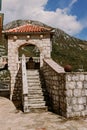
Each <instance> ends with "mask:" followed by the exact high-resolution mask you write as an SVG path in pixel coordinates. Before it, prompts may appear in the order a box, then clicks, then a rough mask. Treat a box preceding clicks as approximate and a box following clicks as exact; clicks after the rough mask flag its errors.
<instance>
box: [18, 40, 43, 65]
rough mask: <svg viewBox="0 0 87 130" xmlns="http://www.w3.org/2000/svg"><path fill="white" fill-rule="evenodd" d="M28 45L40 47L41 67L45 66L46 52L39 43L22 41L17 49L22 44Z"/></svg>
mask: <svg viewBox="0 0 87 130" xmlns="http://www.w3.org/2000/svg"><path fill="white" fill-rule="evenodd" d="M26 45H34V46H36V47H37V48H38V50H39V51H40V67H42V66H43V58H44V54H43V48H42V47H41V46H40V45H38V43H36V42H25V43H20V44H19V46H18V47H17V50H18V49H19V48H20V47H22V46H26Z"/></svg>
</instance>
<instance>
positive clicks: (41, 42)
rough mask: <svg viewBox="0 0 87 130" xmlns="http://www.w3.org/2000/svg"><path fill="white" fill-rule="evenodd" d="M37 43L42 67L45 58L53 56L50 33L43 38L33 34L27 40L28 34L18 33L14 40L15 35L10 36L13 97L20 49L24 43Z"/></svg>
mask: <svg viewBox="0 0 87 130" xmlns="http://www.w3.org/2000/svg"><path fill="white" fill-rule="evenodd" d="M29 44H32V45H35V46H37V48H38V49H39V51H40V67H42V66H43V59H44V58H50V56H51V41H50V34H44V37H43V38H40V34H39V35H38V34H37V35H34V34H33V35H32V36H31V37H30V39H28V40H27V35H22V36H21V35H18V36H16V39H15V40H14V35H9V36H8V68H9V70H10V74H11V97H10V99H12V96H13V92H14V86H15V83H16V77H17V73H18V71H19V60H18V58H19V56H18V49H19V48H20V47H21V46H24V45H29Z"/></svg>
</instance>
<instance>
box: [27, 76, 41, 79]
mask: <svg viewBox="0 0 87 130" xmlns="http://www.w3.org/2000/svg"><path fill="white" fill-rule="evenodd" d="M27 79H31V80H32V79H40V77H39V76H36V75H34V76H28V75H27Z"/></svg>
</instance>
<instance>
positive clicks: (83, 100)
mask: <svg viewBox="0 0 87 130" xmlns="http://www.w3.org/2000/svg"><path fill="white" fill-rule="evenodd" d="M65 93H66V103H67V111H66V112H67V117H74V116H85V115H87V73H86V72H77V73H75V72H74V73H66V91H65Z"/></svg>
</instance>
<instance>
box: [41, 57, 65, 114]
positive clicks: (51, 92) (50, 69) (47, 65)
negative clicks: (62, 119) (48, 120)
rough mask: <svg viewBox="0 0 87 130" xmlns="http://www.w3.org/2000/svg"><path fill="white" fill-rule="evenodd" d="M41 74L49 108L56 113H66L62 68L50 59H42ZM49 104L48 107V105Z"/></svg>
mask: <svg viewBox="0 0 87 130" xmlns="http://www.w3.org/2000/svg"><path fill="white" fill-rule="evenodd" d="M43 74H44V78H45V83H46V92H47V94H48V97H49V98H48V101H47V102H49V103H48V104H50V106H51V110H52V111H53V112H56V113H57V114H60V115H63V116H65V114H66V100H65V99H66V95H65V73H64V69H63V68H62V67H61V66H59V65H58V64H57V63H55V62H54V61H53V60H52V59H47V60H45V61H44V65H43ZM50 106H49V107H50Z"/></svg>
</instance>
